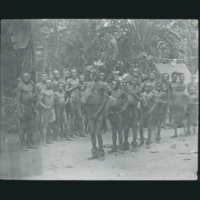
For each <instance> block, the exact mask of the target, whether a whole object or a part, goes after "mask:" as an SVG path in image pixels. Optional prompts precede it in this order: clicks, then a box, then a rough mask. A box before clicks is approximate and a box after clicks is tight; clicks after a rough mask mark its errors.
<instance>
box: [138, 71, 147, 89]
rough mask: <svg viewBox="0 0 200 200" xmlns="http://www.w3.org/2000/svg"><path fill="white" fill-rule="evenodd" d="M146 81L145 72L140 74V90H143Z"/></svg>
mask: <svg viewBox="0 0 200 200" xmlns="http://www.w3.org/2000/svg"><path fill="white" fill-rule="evenodd" d="M146 81H147V75H146V74H145V73H142V74H141V79H140V88H141V89H142V92H144V84H145V83H146Z"/></svg>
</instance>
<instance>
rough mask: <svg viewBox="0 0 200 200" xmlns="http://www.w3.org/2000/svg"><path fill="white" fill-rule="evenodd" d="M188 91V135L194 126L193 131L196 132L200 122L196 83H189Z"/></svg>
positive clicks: (186, 113)
mask: <svg viewBox="0 0 200 200" xmlns="http://www.w3.org/2000/svg"><path fill="white" fill-rule="evenodd" d="M188 93H189V95H187V101H186V108H185V115H186V119H187V135H189V134H191V130H190V128H191V127H192V133H193V134H196V126H197V123H198V105H199V103H198V102H199V101H198V99H199V98H198V91H197V87H196V85H195V84H189V85H188Z"/></svg>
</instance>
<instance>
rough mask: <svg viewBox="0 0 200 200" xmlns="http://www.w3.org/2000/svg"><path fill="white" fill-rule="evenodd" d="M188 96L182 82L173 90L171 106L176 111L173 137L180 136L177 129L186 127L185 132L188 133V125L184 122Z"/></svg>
mask: <svg viewBox="0 0 200 200" xmlns="http://www.w3.org/2000/svg"><path fill="white" fill-rule="evenodd" d="M186 100H187V96H186V94H185V92H184V91H183V86H182V84H177V85H176V88H175V90H173V92H172V96H171V106H172V110H173V112H174V126H173V128H174V135H173V136H172V137H171V138H175V137H177V136H178V134H177V129H178V128H181V127H184V133H183V134H186V129H185V128H186V127H185V123H184V120H185V119H184V117H185V108H186V103H187V101H186Z"/></svg>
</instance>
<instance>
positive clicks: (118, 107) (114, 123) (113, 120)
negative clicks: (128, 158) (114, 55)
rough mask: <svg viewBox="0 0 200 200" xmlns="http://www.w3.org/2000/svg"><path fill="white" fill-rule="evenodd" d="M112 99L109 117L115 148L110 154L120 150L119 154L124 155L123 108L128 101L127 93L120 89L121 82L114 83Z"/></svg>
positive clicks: (112, 85)
mask: <svg viewBox="0 0 200 200" xmlns="http://www.w3.org/2000/svg"><path fill="white" fill-rule="evenodd" d="M111 87H112V90H111V97H112V98H110V99H109V101H110V100H112V102H111V103H110V107H109V111H108V117H109V120H110V124H111V127H112V142H113V146H112V149H111V150H110V151H108V153H113V152H116V151H117V150H119V153H120V154H122V153H123V145H122V142H123V135H122V125H123V116H122V112H123V106H124V103H125V101H126V93H125V92H124V91H123V90H121V89H120V82H119V81H115V80H113V81H112V84H111ZM117 133H118V140H119V147H117Z"/></svg>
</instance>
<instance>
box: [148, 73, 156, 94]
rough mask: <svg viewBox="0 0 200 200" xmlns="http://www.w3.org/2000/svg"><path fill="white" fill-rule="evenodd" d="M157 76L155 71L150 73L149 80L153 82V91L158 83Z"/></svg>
mask: <svg viewBox="0 0 200 200" xmlns="http://www.w3.org/2000/svg"><path fill="white" fill-rule="evenodd" d="M155 78H156V76H155V74H154V72H151V73H149V82H150V83H151V88H152V92H154V91H155V83H156V81H155Z"/></svg>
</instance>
